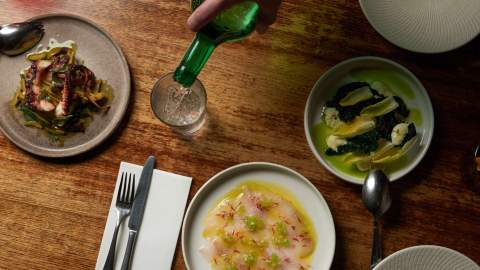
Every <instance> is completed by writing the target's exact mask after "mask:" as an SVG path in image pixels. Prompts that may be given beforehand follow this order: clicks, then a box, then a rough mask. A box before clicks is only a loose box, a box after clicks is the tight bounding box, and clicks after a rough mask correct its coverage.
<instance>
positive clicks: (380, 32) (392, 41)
mask: <svg viewBox="0 0 480 270" xmlns="http://www.w3.org/2000/svg"><path fill="white" fill-rule="evenodd" d="M364 1H365V0H358V2H359V4H360V8H361V9H362V13H363V15H364V16H365V18H367V21H368V23H369V24H370V25H371V26H372V27H373V29H375V31H376V32H377V33H378V34H380V35H381V36H382V37H383V38H384V39H385V40H387V41H388V42H390V43H391V44H393V45H395V46H397V47H399V48H401V49H404V50H407V51H411V52H416V53H424V54H437V53H446V52H449V51H453V50H456V49H458V48H460V47H462V46H464V45H466V44H468V43H469V42H470V41H472V40H474V39H475V38H476V37H477V36H478V35H480V31H479V32H478V33H476V34H474V35H472V37H471V38H469V39H467V40H465V41H464V42H463V43H462V42H460V43H458V44H456V45H454V46H451V47H447V48H445V49H443V50H429V51H426V50H419V49H416V48H415V47H414V46H412V47H407V46H403V45H402V44H399V43H398V42H397V41H395V40H392V39H390V38H389V37H387V36H386V35H385V34H384V33H383V31H380V29H379V28H378V27H377V25H376V23H374V22H373V21H372V19H371V17H370V16H369V15H368V12H367V10H366V8H365V7H364V3H363V2H364Z"/></svg>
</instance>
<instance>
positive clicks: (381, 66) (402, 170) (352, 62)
mask: <svg viewBox="0 0 480 270" xmlns="http://www.w3.org/2000/svg"><path fill="white" fill-rule="evenodd" d="M368 70H381V71H385V72H389V73H392V74H394V77H395V78H396V80H397V79H398V80H399V81H401V82H402V84H404V85H405V87H408V88H409V89H410V90H411V91H412V93H413V94H414V97H409V96H405V95H402V94H398V95H399V96H400V97H401V98H402V99H403V100H404V101H405V103H406V104H407V107H408V108H409V109H415V110H417V111H419V112H420V115H421V116H422V123H415V126H416V128H417V136H418V137H419V140H417V145H416V146H415V147H414V149H412V150H411V151H409V153H408V155H407V156H408V160H409V161H408V162H407V163H406V164H403V165H402V166H400V167H399V168H397V169H396V170H393V171H390V172H389V171H388V170H387V173H388V175H389V177H390V180H391V181H395V180H397V179H399V178H401V177H402V176H404V175H406V174H407V173H408V172H410V171H411V170H413V168H415V166H417V165H418V163H419V162H420V161H421V160H422V158H423V157H424V156H425V154H426V152H427V150H428V148H429V146H430V143H431V141H432V137H433V129H434V115H433V108H432V103H431V102H430V98H429V96H428V93H427V91H426V90H425V88H424V87H423V85H422V83H421V82H420V81H419V80H418V79H417V78H416V77H415V75H413V74H412V73H411V72H410V71H408V70H407V69H406V68H405V67H403V66H401V65H399V64H397V63H395V62H393V61H390V60H387V59H384V58H380V57H373V56H364V57H357V58H351V59H349V60H346V61H343V62H341V63H339V64H337V65H336V66H334V67H332V68H331V69H329V70H328V71H327V72H326V73H325V74H323V75H322V77H320V79H319V80H318V81H317V83H316V84H315V86H314V87H313V89H312V91H311V92H310V96H309V97H308V100H307V105H306V107H305V117H304V120H305V121H304V125H305V134H306V137H307V141H308V145H309V146H310V149H311V150H312V152H313V153H314V155H315V157H316V158H317V159H318V160H319V161H320V163H321V164H322V165H323V166H324V167H325V168H327V169H328V170H329V171H330V172H332V173H333V174H335V175H336V176H338V177H340V178H342V179H344V180H346V181H348V182H351V183H355V184H362V183H363V178H360V177H355V176H351V175H349V174H346V173H344V172H342V171H340V170H338V169H337V168H335V167H334V166H333V165H332V164H331V163H330V162H329V161H327V160H326V159H325V158H324V157H323V156H322V155H321V154H320V152H319V150H318V148H317V142H316V140H317V138H315V135H314V127H315V125H317V124H318V123H320V121H321V119H322V110H323V107H324V106H325V103H326V101H328V100H330V99H331V98H332V97H333V95H334V94H335V93H336V91H337V90H338V88H339V87H340V86H342V85H344V84H346V83H349V82H353V81H359V79H358V78H354V77H353V75H352V74H353V72H363V71H368ZM392 76H393V75H392ZM385 82H386V81H385ZM390 88H392V90H393V91H394V92H395V89H394V88H393V87H390Z"/></svg>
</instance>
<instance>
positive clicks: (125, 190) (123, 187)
mask: <svg viewBox="0 0 480 270" xmlns="http://www.w3.org/2000/svg"><path fill="white" fill-rule="evenodd" d="M127 177H128V175H127V173H125V181H124V183H123V186H122V199H121V201H122V202H125V200H126V196H125V195H126V193H127V181H128V178H127Z"/></svg>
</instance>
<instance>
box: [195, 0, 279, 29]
mask: <svg viewBox="0 0 480 270" xmlns="http://www.w3.org/2000/svg"><path fill="white" fill-rule="evenodd" d="M239 2H242V0H205V1H204V2H203V3H202V4H201V5H200V6H199V7H198V8H197V9H195V11H194V12H193V13H192V15H190V18H188V21H187V26H188V28H189V29H190V30H192V31H194V32H197V31H199V30H200V29H201V28H202V27H203V26H205V25H206V24H207V23H208V22H209V21H210V20H212V19H213V18H215V16H217V15H218V14H219V13H220V12H221V11H222V10H224V9H226V8H228V7H230V6H232V5H234V4H237V3H239ZM256 2H257V3H258V4H259V5H260V12H259V13H258V17H257V32H260V33H263V32H265V31H266V30H267V28H268V26H270V25H271V24H273V23H274V22H275V20H276V18H277V11H278V8H279V7H280V3H281V2H282V1H281V0H256Z"/></svg>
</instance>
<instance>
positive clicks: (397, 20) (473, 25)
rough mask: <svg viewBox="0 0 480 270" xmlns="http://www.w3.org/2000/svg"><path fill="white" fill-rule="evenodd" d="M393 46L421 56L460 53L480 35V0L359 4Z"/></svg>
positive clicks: (372, 0) (395, 0)
mask: <svg viewBox="0 0 480 270" xmlns="http://www.w3.org/2000/svg"><path fill="white" fill-rule="evenodd" d="M359 2H360V6H361V7H362V10H363V13H364V14H365V16H366V17H367V19H368V21H369V22H370V24H371V25H372V26H373V28H375V30H376V31H377V32H378V33H380V34H381V35H382V36H383V37H384V38H386V39H387V40H388V41H390V42H391V43H393V44H395V45H397V46H399V47H401V48H404V49H406V50H410V51H414V52H421V53H441V52H446V51H450V50H453V49H456V48H458V47H460V46H462V45H464V44H466V43H468V42H469V41H470V40H472V39H473V38H475V36H477V35H478V34H479V33H480V0H359Z"/></svg>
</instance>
